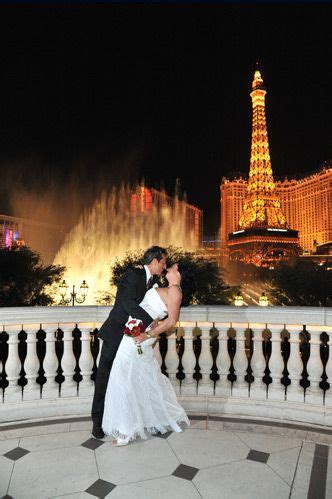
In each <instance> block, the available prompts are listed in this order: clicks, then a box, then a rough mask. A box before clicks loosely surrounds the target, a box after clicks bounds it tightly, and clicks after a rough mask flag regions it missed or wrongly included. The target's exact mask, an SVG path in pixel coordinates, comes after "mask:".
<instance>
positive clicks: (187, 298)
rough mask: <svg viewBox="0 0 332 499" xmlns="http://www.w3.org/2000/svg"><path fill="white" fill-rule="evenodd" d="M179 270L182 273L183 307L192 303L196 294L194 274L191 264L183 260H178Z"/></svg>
mask: <svg viewBox="0 0 332 499" xmlns="http://www.w3.org/2000/svg"><path fill="white" fill-rule="evenodd" d="M177 264H178V271H179V273H180V275H181V289H182V303H181V306H182V307H186V306H188V305H190V303H192V300H193V298H194V294H195V284H194V275H193V272H192V269H191V268H190V266H189V265H188V264H187V263H186V262H183V261H179V262H177Z"/></svg>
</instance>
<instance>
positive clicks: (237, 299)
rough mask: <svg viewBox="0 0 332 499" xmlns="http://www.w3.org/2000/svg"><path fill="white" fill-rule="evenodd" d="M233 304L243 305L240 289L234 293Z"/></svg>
mask: <svg viewBox="0 0 332 499" xmlns="http://www.w3.org/2000/svg"><path fill="white" fill-rule="evenodd" d="M234 305H235V306H236V307H242V305H243V296H242V295H241V293H240V291H238V292H237V293H236V296H235V298H234Z"/></svg>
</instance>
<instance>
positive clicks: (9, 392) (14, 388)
mask: <svg viewBox="0 0 332 499" xmlns="http://www.w3.org/2000/svg"><path fill="white" fill-rule="evenodd" d="M19 331H20V327H19V326H7V327H6V333H7V334H8V335H9V338H8V359H7V362H6V374H7V381H8V383H9V384H8V386H7V388H6V389H5V402H20V401H21V400H22V388H21V387H20V385H18V384H17V381H18V380H19V377H20V371H21V362H20V359H19V356H18V343H19V341H18V333H19Z"/></svg>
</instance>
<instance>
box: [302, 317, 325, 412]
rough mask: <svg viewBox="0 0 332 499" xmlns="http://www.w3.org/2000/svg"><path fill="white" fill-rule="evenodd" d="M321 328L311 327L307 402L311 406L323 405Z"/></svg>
mask: <svg viewBox="0 0 332 499" xmlns="http://www.w3.org/2000/svg"><path fill="white" fill-rule="evenodd" d="M320 333H321V328H318V327H317V326H316V327H315V326H310V334H311V338H310V357H309V360H308V364H307V370H308V373H309V381H310V386H309V388H307V390H306V395H305V401H306V402H308V403H310V404H318V405H322V404H323V402H324V401H323V398H324V392H323V390H322V389H321V388H320V387H319V383H320V381H321V375H322V372H323V364H322V361H321V358H320V343H321V342H320Z"/></svg>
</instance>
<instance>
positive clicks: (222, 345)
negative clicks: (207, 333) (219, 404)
mask: <svg viewBox="0 0 332 499" xmlns="http://www.w3.org/2000/svg"><path fill="white" fill-rule="evenodd" d="M216 327H217V329H218V330H219V354H218V359H217V367H218V369H219V375H220V379H219V381H217V384H216V391H215V394H216V396H217V397H230V395H231V383H230V381H228V379H227V375H228V373H229V366H230V364H231V361H230V358H229V354H228V350H227V339H228V337H227V331H228V329H229V327H230V324H227V323H223V324H219V325H217V326H216Z"/></svg>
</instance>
